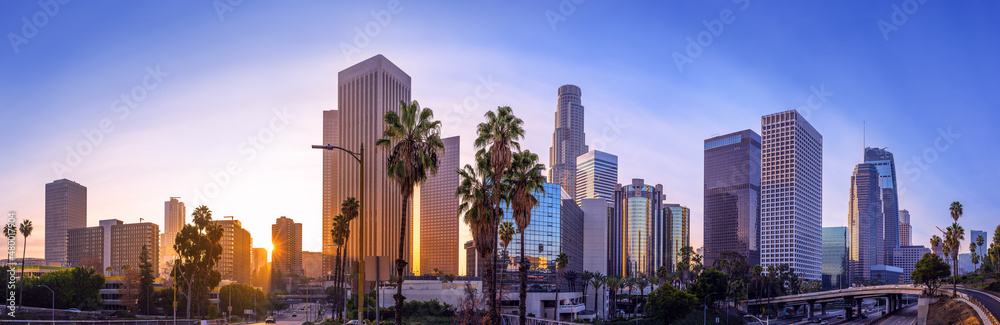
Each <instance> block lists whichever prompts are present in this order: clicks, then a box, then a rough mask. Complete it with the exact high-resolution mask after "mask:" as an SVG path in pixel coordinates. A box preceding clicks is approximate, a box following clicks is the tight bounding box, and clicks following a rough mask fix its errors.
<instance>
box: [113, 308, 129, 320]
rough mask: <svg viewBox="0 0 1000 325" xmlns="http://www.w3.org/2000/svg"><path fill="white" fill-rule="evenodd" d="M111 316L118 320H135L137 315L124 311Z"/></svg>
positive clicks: (120, 310) (117, 311)
mask: <svg viewBox="0 0 1000 325" xmlns="http://www.w3.org/2000/svg"><path fill="white" fill-rule="evenodd" d="M111 316H112V317H118V318H135V314H133V313H132V312H130V311H128V310H124V309H119V310H116V311H115V312H114V313H112V314H111Z"/></svg>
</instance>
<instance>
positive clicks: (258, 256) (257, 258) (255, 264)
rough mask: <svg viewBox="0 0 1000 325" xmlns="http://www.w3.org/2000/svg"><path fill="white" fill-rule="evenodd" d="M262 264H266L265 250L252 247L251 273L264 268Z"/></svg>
mask: <svg viewBox="0 0 1000 325" xmlns="http://www.w3.org/2000/svg"><path fill="white" fill-rule="evenodd" d="M264 264H267V249H266V248H259V247H254V248H253V249H252V250H251V251H250V268H251V271H257V269H258V268H260V267H261V266H264ZM251 274H253V273H251Z"/></svg>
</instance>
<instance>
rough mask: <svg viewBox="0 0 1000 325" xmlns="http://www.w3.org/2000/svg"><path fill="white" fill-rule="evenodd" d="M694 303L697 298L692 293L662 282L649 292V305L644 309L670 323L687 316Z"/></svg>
mask: <svg viewBox="0 0 1000 325" xmlns="http://www.w3.org/2000/svg"><path fill="white" fill-rule="evenodd" d="M696 305H698V299H696V298H695V297H694V295H692V294H690V293H687V292H684V291H681V290H677V289H676V288H674V287H673V286H672V285H670V284H664V285H662V286H660V287H659V288H656V290H653V292H651V293H650V294H649V307H648V308H646V310H648V311H651V314H652V316H654V317H656V318H657V319H659V320H661V321H663V322H664V323H667V324H671V323H673V322H674V321H675V320H678V319H681V318H684V316H687V314H688V313H690V312H691V310H692V309H693V308H694V306H696Z"/></svg>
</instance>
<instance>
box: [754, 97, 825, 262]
mask: <svg viewBox="0 0 1000 325" xmlns="http://www.w3.org/2000/svg"><path fill="white" fill-rule="evenodd" d="M760 122H761V181H760V183H761V244H762V246H761V264H762V265H764V266H769V265H779V264H786V263H787V264H788V265H789V266H790V267H793V268H795V270H796V271H799V272H801V273H802V277H803V278H805V279H809V280H819V279H820V272H821V269H822V258H821V256H822V255H823V253H822V243H823V239H822V233H821V232H822V228H823V136H822V135H820V134H819V132H817V131H816V129H815V128H813V127H812V125H810V124H809V121H806V119H805V118H804V117H802V115H800V114H799V113H798V112H796V111H795V110H790V111H784V112H780V113H775V114H770V115H765V116H763V117H761V119H760Z"/></svg>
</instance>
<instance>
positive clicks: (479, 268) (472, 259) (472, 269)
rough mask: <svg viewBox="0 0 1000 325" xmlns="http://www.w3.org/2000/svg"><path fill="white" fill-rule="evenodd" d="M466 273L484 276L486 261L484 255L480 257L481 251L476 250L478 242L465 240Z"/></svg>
mask: <svg viewBox="0 0 1000 325" xmlns="http://www.w3.org/2000/svg"><path fill="white" fill-rule="evenodd" d="M464 247H465V275H466V276H474V277H482V276H483V271H484V270H486V261H485V260H483V258H482V257H479V252H478V251H477V250H476V244H475V242H473V241H471V240H470V241H467V242H465V246H464Z"/></svg>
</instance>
